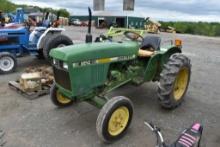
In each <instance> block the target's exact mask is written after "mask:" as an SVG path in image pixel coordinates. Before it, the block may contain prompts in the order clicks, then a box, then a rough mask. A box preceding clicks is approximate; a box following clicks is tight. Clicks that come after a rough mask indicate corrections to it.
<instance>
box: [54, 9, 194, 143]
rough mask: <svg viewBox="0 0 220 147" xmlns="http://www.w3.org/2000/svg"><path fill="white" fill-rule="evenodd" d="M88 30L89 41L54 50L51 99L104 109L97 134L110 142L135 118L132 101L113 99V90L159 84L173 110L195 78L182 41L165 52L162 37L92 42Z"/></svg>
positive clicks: (162, 97)
mask: <svg viewBox="0 0 220 147" xmlns="http://www.w3.org/2000/svg"><path fill="white" fill-rule="evenodd" d="M90 22H91V11H90ZM90 31H91V24H89V33H88V35H87V36H86V43H84V44H78V45H73V46H67V47H63V48H56V49H53V50H51V52H50V56H51V58H52V59H53V70H54V77H55V83H54V85H53V86H52V88H51V93H50V97H51V100H52V102H53V103H54V104H55V105H56V106H58V107H66V106H69V105H71V104H73V103H76V102H82V101H86V102H88V103H90V104H92V105H94V106H96V107H97V108H100V109H101V111H100V113H99V115H98V119H97V122H96V128H97V133H98V136H99V137H100V138H101V139H102V140H103V141H104V142H107V143H109V142H113V141H115V140H117V139H119V138H121V137H122V136H123V135H124V134H125V133H126V131H127V129H128V127H129V125H130V123H131V120H132V115H133V104H132V102H131V101H130V100H129V99H128V98H126V97H124V96H116V97H113V98H109V97H108V96H107V94H108V93H109V92H112V91H113V90H115V89H117V88H119V87H121V86H123V85H126V84H128V83H131V84H133V85H135V86H140V85H142V84H144V83H145V82H150V81H155V82H158V83H159V84H158V100H159V103H160V104H161V106H162V107H164V108H168V109H174V108H176V107H177V106H179V105H180V104H181V102H182V101H183V99H184V95H185V93H186V91H187V88H188V84H189V81H190V75H191V64H190V60H189V59H188V58H187V57H186V56H185V55H183V54H182V53H181V52H182V51H181V48H182V42H181V40H176V41H175V43H173V45H171V46H170V47H168V48H161V47H160V42H161V40H160V38H159V37H149V36H147V37H142V36H141V35H140V34H138V33H137V32H134V31H129V30H124V33H122V39H120V41H118V40H114V38H112V37H105V36H104V37H103V36H101V37H98V38H97V39H96V42H93V43H92V35H91V34H90Z"/></svg>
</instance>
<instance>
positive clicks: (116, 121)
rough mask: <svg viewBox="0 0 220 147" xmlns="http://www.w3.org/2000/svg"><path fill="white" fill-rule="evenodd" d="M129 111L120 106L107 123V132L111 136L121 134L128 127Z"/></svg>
mask: <svg viewBox="0 0 220 147" xmlns="http://www.w3.org/2000/svg"><path fill="white" fill-rule="evenodd" d="M128 120H129V110H128V108H126V107H124V106H122V107H119V108H118V109H116V110H115V111H114V112H113V114H112V116H111V118H110V120H109V123H108V132H109V134H110V135H112V136H117V135H119V134H121V133H122V132H123V130H124V129H125V128H126V126H127V125H128Z"/></svg>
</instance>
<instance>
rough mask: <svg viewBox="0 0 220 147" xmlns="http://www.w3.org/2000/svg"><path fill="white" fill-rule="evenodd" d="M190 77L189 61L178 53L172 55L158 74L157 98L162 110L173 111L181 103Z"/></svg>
mask: <svg viewBox="0 0 220 147" xmlns="http://www.w3.org/2000/svg"><path fill="white" fill-rule="evenodd" d="M190 76H191V64H190V59H189V58H187V57H186V56H185V55H183V54H180V53H175V54H173V55H172V56H171V57H170V58H169V60H168V62H167V63H166V64H165V65H164V69H163V71H162V72H161V74H160V83H159V85H158V96H159V102H160V104H161V106H162V107H163V108H167V109H174V108H176V107H177V106H179V105H180V104H181V103H182V101H183V98H184V96H185V94H186V91H187V89H188V85H189V82H190Z"/></svg>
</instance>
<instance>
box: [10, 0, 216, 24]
mask: <svg viewBox="0 0 220 147" xmlns="http://www.w3.org/2000/svg"><path fill="white" fill-rule="evenodd" d="M10 1H12V2H14V3H17V4H28V5H37V6H40V7H52V8H57V9H58V8H66V9H67V10H68V11H69V12H70V13H71V14H72V15H84V14H85V15H86V14H87V7H88V6H90V7H92V6H93V0H10ZM134 9H135V10H134V11H130V12H123V0H105V10H106V11H108V12H115V13H119V14H128V15H132V16H139V17H151V18H153V19H156V20H163V21H206V22H220V0H179V1H178V0H135V8H134Z"/></svg>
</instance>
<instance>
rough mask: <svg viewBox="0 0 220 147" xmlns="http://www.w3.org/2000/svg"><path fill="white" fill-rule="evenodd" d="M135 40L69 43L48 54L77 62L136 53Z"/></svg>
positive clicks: (136, 45) (136, 44)
mask: <svg viewBox="0 0 220 147" xmlns="http://www.w3.org/2000/svg"><path fill="white" fill-rule="evenodd" d="M138 49H139V44H138V43H137V42H132V41H129V42H128V41H127V42H101V43H86V44H77V45H71V46H67V47H63V48H56V49H53V50H52V51H51V52H50V56H51V57H53V58H55V59H58V60H62V61H65V62H78V61H86V60H90V59H99V58H108V57H119V56H129V55H137V53H138Z"/></svg>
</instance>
